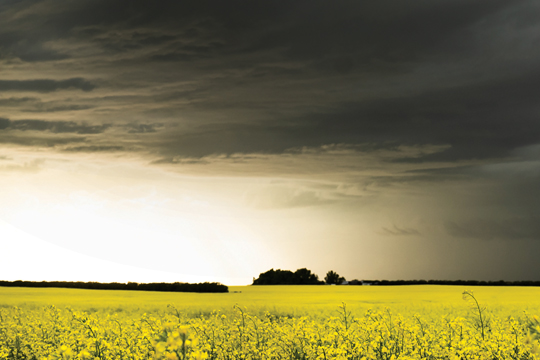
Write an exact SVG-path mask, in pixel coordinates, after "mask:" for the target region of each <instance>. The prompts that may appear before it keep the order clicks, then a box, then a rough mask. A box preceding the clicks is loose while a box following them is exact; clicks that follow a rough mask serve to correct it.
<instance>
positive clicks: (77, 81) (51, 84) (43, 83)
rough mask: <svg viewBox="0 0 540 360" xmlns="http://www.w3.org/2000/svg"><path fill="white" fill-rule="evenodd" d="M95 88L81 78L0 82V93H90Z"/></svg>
mask: <svg viewBox="0 0 540 360" xmlns="http://www.w3.org/2000/svg"><path fill="white" fill-rule="evenodd" d="M95 87H96V86H95V85H94V84H92V83H91V82H89V81H87V80H85V79H83V78H71V79H67V80H50V79H37V80H0V91H36V92H44V93H47V92H52V91H57V90H64V89H79V90H82V91H92V90H93V89H94V88H95Z"/></svg>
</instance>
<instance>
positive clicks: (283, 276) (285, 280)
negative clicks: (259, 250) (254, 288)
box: [253, 268, 345, 285]
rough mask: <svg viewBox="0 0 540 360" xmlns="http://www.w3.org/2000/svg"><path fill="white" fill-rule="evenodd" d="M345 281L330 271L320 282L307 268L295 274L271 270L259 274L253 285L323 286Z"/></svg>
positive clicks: (287, 271) (288, 271)
mask: <svg viewBox="0 0 540 360" xmlns="http://www.w3.org/2000/svg"><path fill="white" fill-rule="evenodd" d="M344 281H345V278H344V277H342V276H339V274H337V273H336V272H335V271H329V272H328V273H327V274H326V277H325V278H324V281H322V280H319V276H317V275H316V274H313V273H312V272H311V270H308V269H306V268H302V269H298V270H296V271H295V272H292V271H290V270H281V269H277V270H274V269H270V270H268V271H267V272H265V273H261V274H259V277H258V278H256V279H255V278H253V285H323V284H341V283H342V282H344Z"/></svg>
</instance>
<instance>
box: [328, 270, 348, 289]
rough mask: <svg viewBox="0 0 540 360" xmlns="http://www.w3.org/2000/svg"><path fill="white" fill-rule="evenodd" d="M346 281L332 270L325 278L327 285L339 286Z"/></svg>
mask: <svg viewBox="0 0 540 360" xmlns="http://www.w3.org/2000/svg"><path fill="white" fill-rule="evenodd" d="M344 281H345V278H344V277H342V276H339V274H338V273H337V272H335V271H332V270H330V271H329V272H327V273H326V276H325V277H324V282H326V283H327V284H336V285H339V284H341V283H342V282H344Z"/></svg>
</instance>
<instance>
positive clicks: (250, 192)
mask: <svg viewBox="0 0 540 360" xmlns="http://www.w3.org/2000/svg"><path fill="white" fill-rule="evenodd" d="M539 45H540V3H539V2H537V1H534V0H515V1H506V0H505V1H502V0H475V1H470V0H437V1H433V0H413V1H401V0H389V1H367V0H354V1H335V2H328V1H321V0H309V1H308V0H299V1H282V0H273V1H226V2H225V1H206V0H197V1H168V0H165V1H159V2H156V1H154V2H151V1H139V0H133V1H132V0H129V1H128V0H123V1H122V0H120V1H105V0H96V1H90V0H79V1H64V0H54V1H53V0H43V1H28V0H17V1H15V0H3V1H1V2H0V246H1V247H0V248H1V250H2V251H1V255H0V256H1V259H2V260H1V261H0V279H3V280H18V279H21V280H34V281H40V280H67V281H75V280H80V281H107V282H110V281H119V282H125V281H138V282H154V281H156V282H159V281H167V282H173V281H180V282H184V281H187V282H202V281H219V282H222V283H224V284H227V285H246V284H250V283H251V282H252V279H253V278H254V277H257V276H258V275H259V274H260V273H262V272H265V271H267V270H269V269H271V268H274V269H287V270H293V271H294V270H296V269H298V268H304V267H305V268H308V269H310V270H311V271H313V272H314V273H316V274H318V275H319V277H320V278H323V277H324V275H325V274H326V272H327V271H329V270H333V271H336V272H337V273H339V274H340V275H341V276H344V277H345V278H347V279H349V280H352V279H389V280H390V279H392V280H393V279H405V280H412V279H426V280H428V279H440V280H458V279H461V280H506V281H515V280H540V261H538V254H540V186H539V185H538V184H540V102H539V99H540V46H539Z"/></svg>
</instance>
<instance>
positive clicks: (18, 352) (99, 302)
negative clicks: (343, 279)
mask: <svg viewBox="0 0 540 360" xmlns="http://www.w3.org/2000/svg"><path fill="white" fill-rule="evenodd" d="M464 290H468V291H467V292H465V293H464ZM230 291H231V292H230V293H228V294H192V293H156V292H132V291H106V290H75V289H25V288H0V359H37V360H42V359H540V350H539V343H538V335H539V333H540V323H539V321H538V317H536V316H535V314H540V289H538V288H522V287H478V288H471V289H463V288H460V287H455V286H405V287H390V286H389V287H365V286H364V287H362V286H261V287H249V286H248V287H230Z"/></svg>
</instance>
